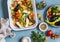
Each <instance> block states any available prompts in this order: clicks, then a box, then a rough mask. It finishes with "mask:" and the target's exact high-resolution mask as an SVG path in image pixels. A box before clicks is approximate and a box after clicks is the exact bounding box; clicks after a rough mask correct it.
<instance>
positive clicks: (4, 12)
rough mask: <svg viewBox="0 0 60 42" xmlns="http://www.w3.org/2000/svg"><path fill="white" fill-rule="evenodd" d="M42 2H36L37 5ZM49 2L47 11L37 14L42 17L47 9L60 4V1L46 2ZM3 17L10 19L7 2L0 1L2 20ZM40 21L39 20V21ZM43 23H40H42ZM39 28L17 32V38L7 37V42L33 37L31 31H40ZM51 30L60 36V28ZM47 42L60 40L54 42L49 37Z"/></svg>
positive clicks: (17, 41)
mask: <svg viewBox="0 0 60 42" xmlns="http://www.w3.org/2000/svg"><path fill="white" fill-rule="evenodd" d="M40 1H42V0H36V3H39V2H40ZM45 1H46V2H47V6H46V7H45V9H43V10H37V13H40V14H41V15H42V17H43V16H44V15H46V14H45V13H44V12H45V11H46V9H47V8H48V7H49V6H51V5H56V4H60V0H45ZM1 17H4V18H8V11H7V0H0V18H1ZM38 21H39V20H38ZM40 22H41V21H39V23H40ZM37 28H38V27H36V28H35V29H33V30H25V31H19V32H16V31H14V32H15V33H16V37H15V38H10V37H7V38H6V41H7V42H19V39H21V38H22V37H24V36H29V37H30V36H31V31H39V32H40V30H38V29H37ZM48 28H49V29H52V30H53V32H54V33H57V34H59V35H60V28H54V27H51V26H49V27H48ZM46 42H60V38H58V39H56V40H53V39H51V38H50V37H49V40H48V41H46Z"/></svg>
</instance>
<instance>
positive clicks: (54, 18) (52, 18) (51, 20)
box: [49, 16, 59, 22]
mask: <svg viewBox="0 0 60 42" xmlns="http://www.w3.org/2000/svg"><path fill="white" fill-rule="evenodd" d="M58 17H59V16H52V17H51V18H50V19H49V21H50V22H53V21H55V20H56V19H58Z"/></svg>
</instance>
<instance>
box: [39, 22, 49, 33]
mask: <svg viewBox="0 0 60 42" xmlns="http://www.w3.org/2000/svg"><path fill="white" fill-rule="evenodd" d="M41 24H45V25H46V29H45V30H42V29H41V28H40V26H41ZM39 29H40V30H41V31H42V32H45V31H47V29H48V25H47V24H46V23H45V22H42V23H40V25H39Z"/></svg>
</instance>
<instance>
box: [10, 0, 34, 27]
mask: <svg viewBox="0 0 60 42" xmlns="http://www.w3.org/2000/svg"><path fill="white" fill-rule="evenodd" d="M10 9H11V14H12V19H13V23H14V25H17V26H18V27H20V28H22V27H28V26H32V25H34V24H35V19H34V16H35V15H34V13H33V9H32V3H31V0H22V1H20V0H13V2H12V4H11V8H10Z"/></svg>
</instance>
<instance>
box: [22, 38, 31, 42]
mask: <svg viewBox="0 0 60 42" xmlns="http://www.w3.org/2000/svg"><path fill="white" fill-rule="evenodd" d="M22 42H31V38H30V37H23V38H22Z"/></svg>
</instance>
